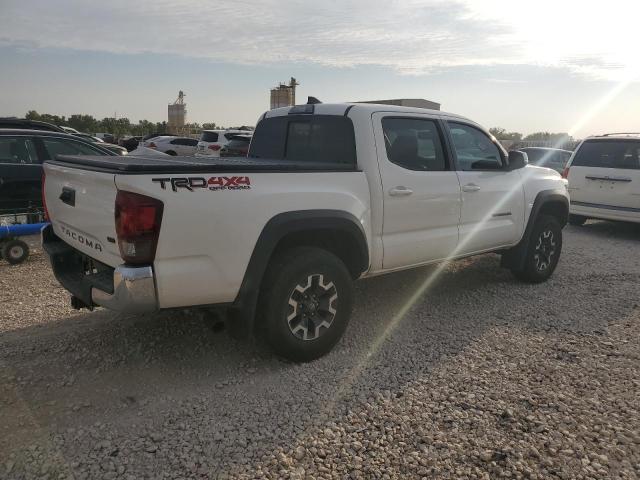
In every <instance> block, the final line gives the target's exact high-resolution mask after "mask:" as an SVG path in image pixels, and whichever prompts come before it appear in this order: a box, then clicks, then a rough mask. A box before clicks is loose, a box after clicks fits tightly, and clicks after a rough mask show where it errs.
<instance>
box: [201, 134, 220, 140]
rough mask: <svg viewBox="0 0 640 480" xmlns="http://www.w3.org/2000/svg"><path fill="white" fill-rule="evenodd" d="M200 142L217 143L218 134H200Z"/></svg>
mask: <svg viewBox="0 0 640 480" xmlns="http://www.w3.org/2000/svg"><path fill="white" fill-rule="evenodd" d="M200 141H201V142H217V141H218V133H217V132H202V135H200Z"/></svg>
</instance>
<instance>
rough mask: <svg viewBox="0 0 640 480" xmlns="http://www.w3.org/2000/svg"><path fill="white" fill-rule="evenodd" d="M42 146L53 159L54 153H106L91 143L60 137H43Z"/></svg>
mask: <svg viewBox="0 0 640 480" xmlns="http://www.w3.org/2000/svg"><path fill="white" fill-rule="evenodd" d="M43 143H44V147H45V149H46V151H47V153H48V154H49V158H52V159H55V158H56V155H108V154H107V153H105V152H103V151H102V150H98V149H97V148H93V147H92V146H91V145H88V144H86V143H82V142H76V141H73V140H67V139H62V138H43Z"/></svg>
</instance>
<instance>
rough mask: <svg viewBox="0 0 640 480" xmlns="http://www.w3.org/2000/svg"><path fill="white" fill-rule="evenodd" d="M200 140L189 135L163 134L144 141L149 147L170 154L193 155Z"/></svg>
mask: <svg viewBox="0 0 640 480" xmlns="http://www.w3.org/2000/svg"><path fill="white" fill-rule="evenodd" d="M197 145H198V140H196V139H195V138H189V137H172V136H165V135H162V136H160V137H155V138H151V139H149V140H147V141H146V142H144V146H145V147H147V148H153V149H155V150H157V151H159V152H163V153H166V154H168V155H183V156H191V155H193V154H194V153H196V148H197Z"/></svg>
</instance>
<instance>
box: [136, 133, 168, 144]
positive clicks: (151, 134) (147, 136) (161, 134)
mask: <svg viewBox="0 0 640 480" xmlns="http://www.w3.org/2000/svg"><path fill="white" fill-rule="evenodd" d="M156 137H177V135H171V134H170V133H160V132H156V133H149V134H147V135H145V136H144V137H142V139H141V140H140V141H141V142H142V143H143V144H144V142H146V141H147V140H151V139H152V138H156Z"/></svg>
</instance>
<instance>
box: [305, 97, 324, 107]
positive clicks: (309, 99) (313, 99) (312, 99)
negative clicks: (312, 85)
mask: <svg viewBox="0 0 640 480" xmlns="http://www.w3.org/2000/svg"><path fill="white" fill-rule="evenodd" d="M317 103H322V102H321V101H320V100H318V99H317V98H316V97H311V96H310V97H307V105H316V104H317Z"/></svg>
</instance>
